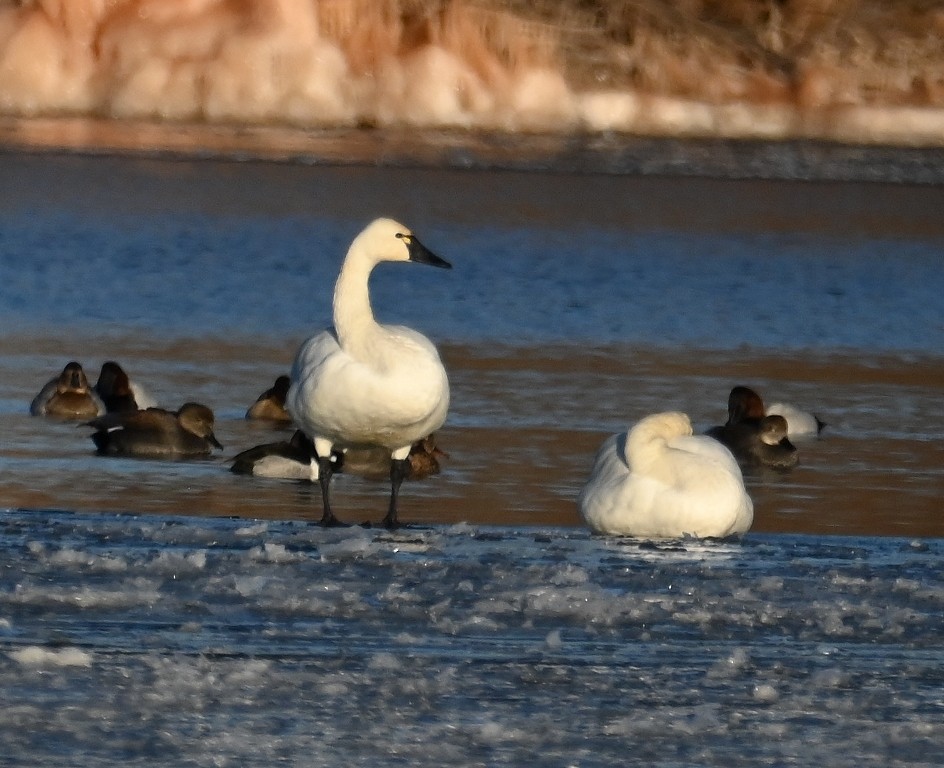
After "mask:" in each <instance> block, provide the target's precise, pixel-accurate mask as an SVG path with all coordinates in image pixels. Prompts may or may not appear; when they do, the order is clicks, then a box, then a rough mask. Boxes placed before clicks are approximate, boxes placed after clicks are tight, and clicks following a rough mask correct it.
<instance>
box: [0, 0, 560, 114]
mask: <svg viewBox="0 0 944 768" xmlns="http://www.w3.org/2000/svg"><path fill="white" fill-rule="evenodd" d="M521 27H522V23H521V22H519V21H517V20H516V19H515V18H514V17H513V16H511V15H510V14H502V15H498V16H496V14H494V13H492V14H491V15H485V16H483V15H482V12H481V11H475V10H474V9H464V8H463V7H462V6H461V5H459V4H457V5H452V6H449V7H448V8H447V9H445V10H442V11H440V12H437V13H435V14H433V15H432V16H429V15H427V16H416V17H411V16H410V15H409V14H406V13H404V12H403V11H402V9H399V8H398V7H397V4H395V3H383V2H381V3H367V2H347V1H345V2H340V1H336V2H322V3H313V2H311V0H263V1H262V2H257V3H249V2H238V1H237V0H229V1H227V0H222V1H219V0H169V1H167V2H165V1H164V0H160V1H156V0H117V1H112V2H106V1H105V0H74V2H69V3H62V4H60V3H57V2H38V3H34V4H30V5H28V6H25V7H23V8H15V9H14V8H4V9H2V10H0V51H2V52H0V108H2V109H3V110H4V111H7V112H10V113H15V114H21V115H35V114H44V113H50V112H54V113H61V112H66V113H80V114H88V113H92V114H99V115H101V114H104V115H109V116H114V117H145V118H169V119H175V120H194V119H196V120H209V121H233V120H235V121H247V122H281V123H289V124H298V125H305V126H318V125H354V124H369V125H385V124H397V123H406V124H411V125H446V126H449V125H452V126H471V125H480V126H490V127H503V128H512V129H514V128H518V127H529V126H534V125H557V126H560V125H561V124H562V122H563V124H565V125H569V124H571V123H572V122H573V119H574V117H575V106H574V102H573V96H572V94H571V93H570V91H569V89H568V88H567V86H566V85H565V84H564V81H563V78H562V77H561V75H560V74H558V73H557V72H555V71H553V70H552V69H549V68H548V67H547V64H548V63H549V61H550V58H551V54H550V52H549V51H547V50H545V48H546V47H547V46H544V45H543V44H542V43H541V42H540V41H539V40H536V39H535V37H534V35H533V34H531V33H528V32H527V31H522V29H520V28H521ZM489 40H491V41H492V42H489Z"/></svg>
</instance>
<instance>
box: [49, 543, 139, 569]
mask: <svg viewBox="0 0 944 768" xmlns="http://www.w3.org/2000/svg"><path fill="white" fill-rule="evenodd" d="M49 562H50V564H51V565H55V566H58V567H62V568H82V567H85V568H89V569H90V570H93V571H101V572H106V573H120V572H121V571H124V570H127V568H128V562H127V560H125V559H124V558H121V557H107V556H103V555H93V554H89V553H88V552H82V551H80V550H77V549H68V548H66V549H60V550H59V551H57V552H53V553H52V554H51V555H50V556H49Z"/></svg>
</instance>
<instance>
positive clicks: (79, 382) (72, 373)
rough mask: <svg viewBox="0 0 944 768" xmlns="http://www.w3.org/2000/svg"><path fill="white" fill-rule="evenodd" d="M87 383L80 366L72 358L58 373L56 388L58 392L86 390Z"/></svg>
mask: <svg viewBox="0 0 944 768" xmlns="http://www.w3.org/2000/svg"><path fill="white" fill-rule="evenodd" d="M88 388H89V383H88V378H86V376H85V371H83V370H82V366H81V365H79V364H78V363H77V362H75V361H74V360H73V361H72V362H71V363H68V364H67V365H66V367H65V368H63V369H62V373H60V374H59V381H58V382H57V383H56V390H57V391H58V392H59V394H65V393H67V392H82V393H84V392H88Z"/></svg>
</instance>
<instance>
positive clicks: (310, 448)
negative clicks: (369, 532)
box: [230, 429, 449, 482]
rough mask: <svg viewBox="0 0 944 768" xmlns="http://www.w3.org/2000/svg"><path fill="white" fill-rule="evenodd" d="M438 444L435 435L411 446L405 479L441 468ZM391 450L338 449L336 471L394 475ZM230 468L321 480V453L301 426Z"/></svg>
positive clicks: (257, 448)
mask: <svg viewBox="0 0 944 768" xmlns="http://www.w3.org/2000/svg"><path fill="white" fill-rule="evenodd" d="M448 456H449V454H447V453H446V452H445V451H442V450H440V449H439V447H438V446H437V445H436V442H435V438H434V437H433V435H429V436H428V437H425V438H423V439H422V440H418V441H417V442H415V443H414V444H413V445H412V446H411V447H410V453H409V455H408V456H407V462H408V468H407V474H406V477H405V478H404V479H405V480H421V479H423V478H425V477H429V476H430V475H437V474H439V472H440V470H441V466H440V464H439V459H440V457H447V458H448ZM391 461H392V459H391V457H390V452H389V451H388V450H386V449H385V448H376V447H374V448H363V449H358V448H352V449H349V450H348V451H346V452H344V453H335V454H334V456H333V458H332V466H333V471H334V472H335V473H338V472H344V473H345V474H349V475H357V476H359V477H364V478H367V479H370V480H380V479H385V478H388V477H390V467H391ZM230 469H231V470H232V471H233V472H235V473H236V474H238V475H255V476H256V477H268V478H281V479H284V480H310V481H311V482H318V476H319V470H318V456H317V455H316V454H315V446H314V443H312V441H311V439H310V438H308V436H307V435H305V433H304V432H302V431H301V430H300V429H299V430H296V431H295V433H294V434H293V435H292V437H291V438H290V439H289V440H280V441H276V442H272V443H265V444H264V445H257V446H255V447H253V448H249V449H247V450H245V451H243V452H242V453H239V454H237V455H236V456H234V457H233V461H232V464H231V466H230Z"/></svg>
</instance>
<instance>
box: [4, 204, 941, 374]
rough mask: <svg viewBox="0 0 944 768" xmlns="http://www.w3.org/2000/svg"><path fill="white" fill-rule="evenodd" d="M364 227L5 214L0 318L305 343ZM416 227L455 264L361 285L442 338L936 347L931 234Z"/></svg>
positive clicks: (935, 351) (936, 284)
mask: <svg viewBox="0 0 944 768" xmlns="http://www.w3.org/2000/svg"><path fill="white" fill-rule="evenodd" d="M365 222H366V218H365V219H364V221H362V222H356V223H353V222H348V221H337V220H326V219H323V218H319V217H317V216H312V217H309V218H305V219H303V218H299V217H295V216H290V217H260V216H250V217H240V218H238V219H234V218H231V217H228V216H214V217H211V216H205V215H203V216H201V215H193V214H187V213H184V214H183V215H180V214H177V213H168V214H164V215H156V216H154V215H152V216H144V215H137V216H123V217H122V218H121V219H115V218H111V217H107V216H106V217H81V218H80V217H77V216H74V215H67V214H63V213H53V215H45V216H35V217H34V216H22V215H17V216H14V217H9V216H8V217H7V218H6V220H3V221H2V222H0V249H2V251H3V253H4V254H5V255H6V258H5V259H4V260H3V263H2V265H0V308H2V310H0V312H2V314H0V321H2V322H3V324H4V326H5V327H7V328H10V327H15V328H19V329H28V328H30V327H37V326H38V327H39V328H45V329H52V328H70V327H75V328H77V329H80V330H88V329H102V330H105V331H106V332H107V331H108V330H111V331H120V332H128V331H134V332H154V333H159V334H166V335H171V336H182V337H188V336H193V335H196V336H204V335H210V336H228V335H231V334H233V335H237V336H272V337H285V336H291V337H295V336H299V335H303V334H305V333H306V332H308V331H310V330H311V329H312V328H317V327H319V326H323V325H327V324H330V314H329V312H330V301H331V294H332V291H333V288H334V285H333V277H334V275H335V274H336V273H337V269H338V267H339V264H340V261H341V258H342V257H343V254H344V251H345V250H346V248H347V244H348V243H349V242H350V240H351V239H352V238H353V236H354V235H356V234H357V231H358V230H359V229H360V227H361V225H362V224H363V223H365ZM414 229H417V228H416V227H414ZM417 231H418V234H419V235H420V237H421V238H422V239H424V241H425V242H426V243H427V244H428V246H429V247H431V248H432V249H433V250H435V251H437V252H440V253H442V255H443V256H444V257H446V258H448V259H449V260H450V261H451V262H452V263H453V265H454V271H453V273H451V274H445V275H444V274H442V273H439V272H432V271H427V270H423V269H402V268H401V269H398V268H396V267H390V266H386V267H382V268H380V269H378V270H377V272H376V273H375V276H374V278H373V281H372V291H373V294H372V295H373V299H374V302H375V304H376V306H377V307H378V315H379V316H380V317H381V319H383V318H384V315H385V314H386V315H388V316H390V317H391V318H392V319H395V320H396V321H397V322H406V323H408V324H411V325H414V326H417V325H418V326H423V325H424V324H425V325H426V326H429V331H430V332H431V333H435V335H436V337H437V338H438V339H440V340H442V341H451V342H462V343H490V342H500V343H512V344H525V345H535V344H544V343H549V342H557V343H560V342H564V343H593V344H614V343H623V344H638V345H647V346H662V347H664V346H670V347H691V346H694V347H701V348H709V349H711V348H715V349H731V348H737V347H739V346H749V347H754V348H772V349H782V350H785V351H790V352H792V351H796V350H800V349H810V350H825V351H834V350H843V351H846V350H857V349H865V350H868V351H869V352H873V353H876V352H877V353H882V352H893V353H922V354H931V355H937V356H939V355H944V321H942V320H941V313H940V302H939V297H940V296H941V295H942V294H944V270H942V269H941V268H940V263H939V261H940V256H939V245H940V244H939V243H937V242H922V241H914V240H912V241H908V240H906V241H901V240H896V239H890V238H869V239H865V238H862V239H859V240H853V241H848V240H839V239H836V238H824V237H822V236H812V235H805V234H803V233H800V234H790V235H783V234H768V235H755V234H750V235H744V234H740V233H734V234H730V233H725V234H714V233H700V234H687V233H672V232H631V233H614V232H609V231H593V230H589V231H588V230H583V229H579V230H577V231H567V232H555V231H550V232H548V231H546V230H545V229H543V228H541V227H537V226H522V227H520V228H517V229H510V228H501V229H498V228H494V227H491V226H488V225H487V224H485V225H484V226H481V227H476V228H474V229H472V228H470V227H468V226H465V225H464V226H461V227H457V226H455V225H453V224H450V223H449V222H448V221H437V222H436V223H435V224H434V225H433V226H430V227H428V228H427V229H417ZM525 297H528V298H527V299H526V298H525ZM426 318H430V320H431V321H433V322H430V321H429V320H426ZM424 321H425V322H424Z"/></svg>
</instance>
